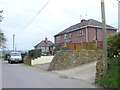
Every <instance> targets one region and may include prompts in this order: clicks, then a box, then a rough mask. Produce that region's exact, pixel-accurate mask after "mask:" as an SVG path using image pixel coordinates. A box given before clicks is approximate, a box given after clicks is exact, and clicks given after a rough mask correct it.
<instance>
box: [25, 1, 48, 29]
mask: <svg viewBox="0 0 120 90" xmlns="http://www.w3.org/2000/svg"><path fill="white" fill-rule="evenodd" d="M49 3H50V0H49V1H48V2H47V3H46V4H45V5H44V6H43V7H42V8H41V9H40V10H39V11H38V12H37V13H36V15H35V16H33V18H32V19H31V20H30V21H29V22H28V23H27V24H26V25H25V26H24V28H26V27H28V26H29V25H30V24H31V23H32V22H33V20H34V19H35V18H36V17H37V16H38V15H39V14H40V13H41V12H42V11H43V9H44V8H45V7H46V6H47V5H48V4H49Z"/></svg>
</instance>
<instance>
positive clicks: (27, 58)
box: [24, 56, 32, 66]
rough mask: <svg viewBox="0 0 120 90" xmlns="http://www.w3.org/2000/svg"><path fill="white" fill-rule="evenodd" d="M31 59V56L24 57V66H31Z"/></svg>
mask: <svg viewBox="0 0 120 90" xmlns="http://www.w3.org/2000/svg"><path fill="white" fill-rule="evenodd" d="M31 60H32V59H31V58H30V57H29V56H25V57H24V64H26V65H29V66H31Z"/></svg>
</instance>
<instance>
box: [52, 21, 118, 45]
mask: <svg viewBox="0 0 120 90" xmlns="http://www.w3.org/2000/svg"><path fill="white" fill-rule="evenodd" d="M116 31H117V29H116V28H115V27H112V26H110V25H106V34H107V35H108V34H113V33H116ZM54 39H55V44H56V45H62V44H65V43H83V42H95V41H102V23H101V22H99V21H97V20H94V19H88V20H85V19H82V20H81V22H80V23H78V24H75V25H72V26H70V27H68V28H67V29H65V30H63V31H61V32H60V33H58V34H56V35H55V36H54Z"/></svg>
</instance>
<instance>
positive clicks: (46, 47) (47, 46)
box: [34, 38, 53, 54]
mask: <svg viewBox="0 0 120 90" xmlns="http://www.w3.org/2000/svg"><path fill="white" fill-rule="evenodd" d="M51 45H53V42H52V41H48V39H47V38H45V40H43V41H41V42H40V43H38V44H37V45H35V46H34V48H35V49H42V53H43V54H52V51H53V48H52V47H51Z"/></svg>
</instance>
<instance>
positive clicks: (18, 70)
mask: <svg viewBox="0 0 120 90" xmlns="http://www.w3.org/2000/svg"><path fill="white" fill-rule="evenodd" d="M2 88H96V87H95V86H93V85H91V84H89V83H86V82H84V81H82V80H75V79H70V78H66V77H64V76H61V75H59V74H56V73H53V72H49V71H45V70H42V69H38V68H35V67H31V66H27V65H24V64H19V63H18V64H17V63H16V64H9V63H8V62H7V61H2Z"/></svg>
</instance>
